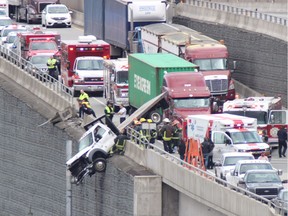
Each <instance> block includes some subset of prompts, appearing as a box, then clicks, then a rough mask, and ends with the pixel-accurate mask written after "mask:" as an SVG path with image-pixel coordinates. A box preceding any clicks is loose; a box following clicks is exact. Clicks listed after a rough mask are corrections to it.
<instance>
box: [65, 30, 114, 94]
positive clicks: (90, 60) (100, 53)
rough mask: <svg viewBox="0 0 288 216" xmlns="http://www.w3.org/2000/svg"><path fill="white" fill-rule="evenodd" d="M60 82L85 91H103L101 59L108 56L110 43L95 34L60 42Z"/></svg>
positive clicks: (75, 89) (76, 90)
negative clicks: (97, 37)
mask: <svg viewBox="0 0 288 216" xmlns="http://www.w3.org/2000/svg"><path fill="white" fill-rule="evenodd" d="M61 51H62V56H61V78H62V82H63V83H64V84H65V85H66V86H68V87H71V88H73V90H74V93H76V92H79V91H80V90H81V89H83V90H84V91H87V92H103V60H104V59H109V58H110V45H109V44H108V43H107V42H105V41H103V40H97V39H96V37H95V36H91V35H90V36H80V37H79V38H78V40H64V41H62V42H61Z"/></svg>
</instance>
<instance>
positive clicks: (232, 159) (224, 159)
mask: <svg viewBox="0 0 288 216" xmlns="http://www.w3.org/2000/svg"><path fill="white" fill-rule="evenodd" d="M254 159H255V158H254V156H253V155H252V154H251V153H246V152H227V153H223V154H222V156H221V159H220V161H216V162H215V176H216V177H218V178H221V179H223V180H226V174H227V173H229V172H230V170H233V169H234V168H235V164H236V163H237V162H238V161H239V160H254Z"/></svg>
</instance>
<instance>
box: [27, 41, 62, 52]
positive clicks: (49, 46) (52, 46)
mask: <svg viewBox="0 0 288 216" xmlns="http://www.w3.org/2000/svg"><path fill="white" fill-rule="evenodd" d="M57 49H58V47H57V45H56V43H55V42H52V41H51V42H45V43H43V41H42V42H33V43H31V46H30V50H57Z"/></svg>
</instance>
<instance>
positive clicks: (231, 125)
mask: <svg viewBox="0 0 288 216" xmlns="http://www.w3.org/2000/svg"><path fill="white" fill-rule="evenodd" d="M205 137H209V138H211V140H212V141H213V142H214V144H215V147H214V149H213V160H214V161H217V160H220V158H221V155H222V153H225V152H249V153H251V154H252V155H253V156H254V157H255V158H258V157H259V156H260V155H261V153H262V152H265V154H266V155H267V156H268V157H269V158H270V157H271V155H270V152H271V151H270V147H269V145H268V144H267V143H264V142H263V141H262V139H261V136H260V135H259V134H258V132H257V119H255V118H249V117H244V116H238V115H232V114H225V113H222V114H211V115H190V116H188V118H187V139H191V138H192V139H194V140H198V141H199V142H200V143H202V142H203V140H204V138H205Z"/></svg>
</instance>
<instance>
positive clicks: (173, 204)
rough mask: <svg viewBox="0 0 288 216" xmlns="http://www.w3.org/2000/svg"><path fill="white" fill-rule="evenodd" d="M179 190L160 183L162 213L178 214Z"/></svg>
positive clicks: (176, 215) (168, 214)
mask: <svg viewBox="0 0 288 216" xmlns="http://www.w3.org/2000/svg"><path fill="white" fill-rule="evenodd" d="M179 193H180V192H179V191H178V190H176V189H174V188H173V187H170V186H169V185H167V184H165V183H163V185H162V203H163V209H162V212H163V215H167V216H179Z"/></svg>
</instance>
